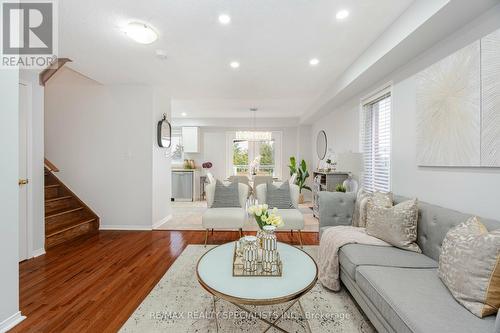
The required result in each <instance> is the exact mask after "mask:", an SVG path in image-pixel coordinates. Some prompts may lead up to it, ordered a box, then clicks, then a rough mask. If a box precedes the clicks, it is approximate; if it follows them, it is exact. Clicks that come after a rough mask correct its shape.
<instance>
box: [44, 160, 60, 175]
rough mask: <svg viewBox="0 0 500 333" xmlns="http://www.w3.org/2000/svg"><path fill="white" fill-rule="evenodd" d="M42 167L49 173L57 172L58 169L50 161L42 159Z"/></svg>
mask: <svg viewBox="0 0 500 333" xmlns="http://www.w3.org/2000/svg"><path fill="white" fill-rule="evenodd" d="M43 164H44V166H45V167H46V168H47V170H49V171H50V172H59V168H58V167H56V166H55V165H54V163H52V162H51V161H49V160H48V159H46V158H45V159H44V161H43Z"/></svg>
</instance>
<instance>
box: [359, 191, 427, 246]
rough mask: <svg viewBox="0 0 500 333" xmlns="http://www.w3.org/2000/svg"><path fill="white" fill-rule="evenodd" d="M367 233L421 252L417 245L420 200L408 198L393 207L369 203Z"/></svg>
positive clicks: (370, 201) (394, 244)
mask: <svg viewBox="0 0 500 333" xmlns="http://www.w3.org/2000/svg"><path fill="white" fill-rule="evenodd" d="M366 216H367V219H366V233H367V234H368V235H370V236H373V237H377V238H379V239H381V240H384V241H386V242H387V243H389V244H391V245H393V246H395V247H399V248H400V249H403V250H409V251H414V252H418V253H421V252H422V251H421V250H420V248H419V247H418V245H417V221H418V201H417V199H413V200H408V201H405V202H402V203H400V204H399V205H396V206H393V207H391V208H386V207H383V206H379V205H376V204H375V203H374V202H373V201H372V200H368V204H367V215H366Z"/></svg>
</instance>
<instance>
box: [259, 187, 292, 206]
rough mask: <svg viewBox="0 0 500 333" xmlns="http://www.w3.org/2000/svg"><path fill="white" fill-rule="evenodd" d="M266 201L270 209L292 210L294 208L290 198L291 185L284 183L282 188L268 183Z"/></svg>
mask: <svg viewBox="0 0 500 333" xmlns="http://www.w3.org/2000/svg"><path fill="white" fill-rule="evenodd" d="M266 201H267V205H268V206H269V207H270V208H274V207H276V208H278V209H290V208H294V207H293V203H292V197H291V196H290V184H289V183H288V182H284V183H283V184H281V186H280V187H277V186H274V185H273V184H272V183H270V182H269V183H267V190H266Z"/></svg>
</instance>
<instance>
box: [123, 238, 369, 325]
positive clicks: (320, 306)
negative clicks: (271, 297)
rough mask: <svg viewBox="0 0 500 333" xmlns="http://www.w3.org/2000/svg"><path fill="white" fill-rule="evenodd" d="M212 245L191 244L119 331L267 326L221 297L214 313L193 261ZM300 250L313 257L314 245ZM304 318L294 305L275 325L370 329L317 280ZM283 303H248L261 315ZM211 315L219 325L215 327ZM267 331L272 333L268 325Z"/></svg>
mask: <svg viewBox="0 0 500 333" xmlns="http://www.w3.org/2000/svg"><path fill="white" fill-rule="evenodd" d="M210 248H211V247H206V248H205V247H203V246H200V245H190V246H188V247H187V248H186V249H185V250H184V252H183V253H182V254H181V255H180V256H179V258H177V260H176V261H175V262H174V264H173V265H172V266H171V267H170V269H169V270H168V272H167V273H166V274H165V275H164V276H163V277H162V279H161V280H160V282H159V283H158V284H157V285H156V286H155V287H154V289H153V290H152V291H151V293H150V294H149V295H148V296H147V297H146V298H145V299H144V301H143V302H142V304H141V305H140V306H139V307H138V308H137V309H136V310H135V312H134V313H133V314H132V316H131V317H130V318H129V319H128V321H127V322H126V323H125V324H124V325H123V327H122V328H121V330H120V332H123V333H127V332H223V333H230V332H231V333H232V332H255V333H256V332H263V331H264V330H265V329H267V324H265V323H263V322H262V321H260V320H259V319H257V318H255V317H253V316H250V315H248V314H247V313H246V312H244V311H242V310H240V309H239V308H237V307H235V306H234V305H232V304H231V303H228V302H226V301H224V300H218V301H217V302H216V306H217V310H216V312H214V311H213V298H212V296H211V295H210V294H209V293H208V292H206V291H205V290H204V289H202V288H201V286H200V285H199V283H198V281H197V279H196V273H195V270H196V263H197V261H198V259H199V258H200V257H201V256H202V255H203V254H204V253H205V252H206V251H208V250H209V249H210ZM304 250H305V251H306V252H307V253H309V254H310V255H311V256H312V257H313V258H316V257H317V252H318V247H317V246H305V247H304ZM301 303H302V305H303V307H304V311H305V314H306V318H303V316H302V314H301V311H300V308H299V306H298V304H295V305H294V306H293V307H292V308H291V309H290V311H289V312H286V313H285V315H284V317H283V318H282V319H281V320H280V321H278V323H277V324H278V326H280V327H281V328H283V329H285V330H286V331H288V332H306V323H305V320H307V321H308V322H309V325H310V327H311V331H312V332H318V333H319V332H321V333H323V332H325V333H326V332H356V333H357V332H366V333H372V332H375V329H374V328H373V326H372V325H371V324H370V322H369V321H368V319H366V318H365V317H364V315H362V314H361V313H360V311H359V310H358V308H357V307H356V305H355V304H354V302H353V300H352V299H351V297H350V295H349V294H348V293H347V292H346V291H345V290H341V291H340V292H338V293H333V292H330V291H328V290H326V289H324V288H323V287H322V286H321V285H320V284H319V283H318V284H317V285H316V286H315V287H314V288H313V289H312V290H311V291H310V292H309V293H308V294H306V295H305V296H303V297H302V298H301ZM286 307H287V303H285V304H280V305H276V306H263V307H252V310H253V311H257V312H258V313H259V314H261V315H263V316H268V318H273V316H276V315H280V314H281V313H282V311H284V309H285V308H286ZM215 315H217V316H218V323H219V327H218V330H217V329H216V321H215ZM268 332H272V333H276V332H278V330H276V329H274V328H271V329H269V331H268Z"/></svg>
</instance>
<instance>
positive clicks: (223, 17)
mask: <svg viewBox="0 0 500 333" xmlns="http://www.w3.org/2000/svg"><path fill="white" fill-rule="evenodd" d="M219 23H220V24H223V25H227V24H229V23H231V16H229V15H227V14H221V15H219Z"/></svg>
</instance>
